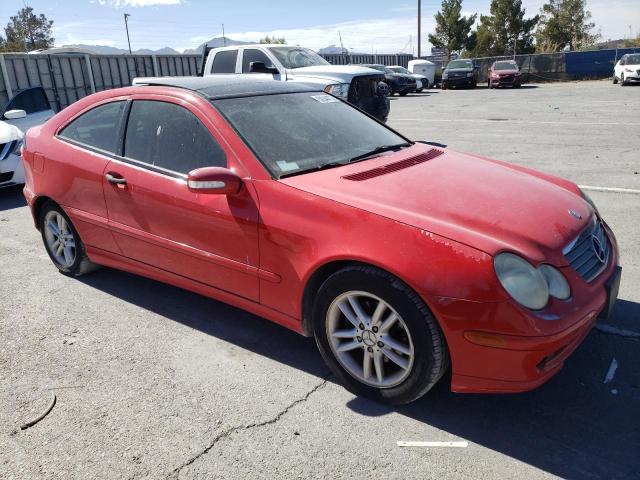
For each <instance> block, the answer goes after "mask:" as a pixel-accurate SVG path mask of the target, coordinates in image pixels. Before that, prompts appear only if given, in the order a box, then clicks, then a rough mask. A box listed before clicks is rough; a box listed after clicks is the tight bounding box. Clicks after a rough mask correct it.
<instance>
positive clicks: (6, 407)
mask: <svg viewBox="0 0 640 480" xmlns="http://www.w3.org/2000/svg"><path fill="white" fill-rule="evenodd" d="M638 107H640V88H637V87H636V88H634V87H628V88H620V87H617V86H616V87H614V86H613V85H611V84H610V83H609V82H582V83H567V84H552V85H538V86H535V87H534V86H531V87H530V88H523V89H521V90H514V91H510V90H505V91H502V90H500V91H495V90H491V91H490V90H487V89H482V88H478V89H476V90H460V91H456V90H453V91H445V92H443V91H439V90H431V91H428V92H426V93H422V94H418V95H413V96H408V97H405V98H395V99H393V102H392V113H391V117H390V120H389V123H390V125H392V126H393V127H395V128H397V129H398V130H400V131H401V132H403V133H405V134H406V135H408V136H409V137H412V138H414V139H425V140H430V141H436V142H441V143H443V144H447V145H449V146H450V147H452V148H455V149H458V150H464V151H471V152H477V153H481V154H485V155H489V156H493V157H496V158H501V159H504V160H508V161H513V162H515V163H520V164H523V165H527V166H532V167H535V168H538V169H541V170H544V171H548V172H551V173H555V174H558V175H562V176H565V177H567V178H570V179H572V180H574V181H576V182H578V183H580V184H583V185H591V186H598V187H614V188H615V187H622V188H627V189H638V190H640V175H639V174H638V173H637V171H638V170H639V169H640V160H639V157H638V152H640V136H639V135H638V131H640V130H639V127H640V120H639V119H638V110H639V109H638ZM590 193H591V194H592V197H593V198H594V200H595V201H596V203H597V204H598V206H599V208H600V211H601V213H602V215H603V216H604V217H605V218H606V220H607V221H608V222H609V223H610V224H611V225H612V227H613V229H614V231H615V232H616V233H617V236H618V241H619V243H620V247H621V252H622V262H623V269H624V270H623V279H622V286H621V290H620V300H619V302H618V303H617V305H616V309H615V311H614V315H613V318H612V319H611V320H610V322H609V323H608V324H607V325H605V326H603V327H602V328H607V327H609V333H606V332H604V331H602V330H601V329H596V330H594V331H593V332H592V333H591V334H590V335H589V336H588V337H587V339H586V341H585V342H584V344H583V345H582V346H581V347H580V348H579V349H578V350H577V351H576V352H575V354H574V355H573V356H572V357H571V358H570V359H569V360H568V362H567V363H566V365H565V368H564V369H563V370H562V371H561V372H560V374H559V375H557V376H556V377H555V378H553V379H552V380H551V381H550V382H548V383H547V384H546V385H544V386H542V387H541V388H539V389H538V390H536V391H534V392H530V393H525V394H518V395H502V396H497V395H456V394H452V393H450V392H449V391H448V390H447V385H446V381H443V382H441V383H440V384H439V385H438V386H437V387H436V388H435V389H434V390H433V391H432V392H431V393H430V394H429V395H428V396H426V397H425V398H423V399H421V400H420V401H418V402H416V403H414V404H412V405H409V406H405V407H400V408H390V407H386V406H382V405H379V404H376V403H373V402H370V401H367V400H364V399H361V398H357V397H354V396H353V395H351V394H350V393H348V392H347V391H346V390H344V389H343V388H342V387H341V386H340V385H337V384H336V383H335V382H334V379H333V378H332V377H331V376H329V375H328V371H327V369H326V367H325V366H324V365H323V363H322V360H321V359H320V356H319V354H318V353H317V351H316V348H315V344H314V342H313V340H311V339H306V338H303V337H300V336H298V335H296V334H294V333H292V332H289V331H287V330H285V329H283V328H281V327H278V326H276V325H274V324H271V323H269V322H267V321H264V320H262V319H259V318H257V317H254V316H252V315H250V314H247V313H244V312H242V311H239V310H237V309H234V308H232V307H229V306H226V305H224V304H221V303H218V302H215V301H213V300H209V299H207V298H204V297H200V296H198V295H195V294H191V293H189V292H186V291H182V290H179V289H176V288H173V287H169V286H166V285H163V284H159V283H157V282H154V281H151V280H146V279H143V278H140V277H136V276H133V275H129V274H126V273H122V272H118V271H115V270H111V269H102V270H100V271H98V272H96V273H94V274H91V275H87V276H85V277H82V278H79V279H70V278H68V277H65V276H63V275H60V274H58V273H57V272H56V270H55V269H54V267H53V266H52V265H51V263H50V261H49V259H48V257H47V255H46V253H45V251H44V249H43V247H42V245H41V240H40V237H39V235H38V233H37V232H36V230H35V229H33V227H32V223H31V219H30V217H29V214H28V211H27V208H26V207H25V204H24V200H23V199H22V198H21V196H20V192H19V191H18V190H9V191H1V192H0V265H2V269H1V270H0V272H1V274H0V278H1V281H0V298H1V300H2V301H1V302H0V340H1V342H2V343H1V347H0V478H2V479H5V478H7V479H8V478H15V479H38V478H65V479H76V478H77V479H84V478H181V479H183V478H184V479H191V478H207V479H210V478H343V477H349V478H364V477H371V476H376V477H381V478H474V479H476V478H498V477H499V478H518V479H520V478H551V477H556V476H558V477H565V478H607V479H611V478H621V479H623V478H624V479H627V478H638V477H637V476H638V471H639V469H640V457H639V456H638V451H640V431H639V429H638V418H639V415H640V368H638V365H640V354H639V353H638V352H639V347H640V333H636V332H640V325H639V324H638V323H639V321H640V249H639V248H638V238H640V232H639V228H640V227H639V224H640V222H639V220H640V214H638V212H639V211H640V194H636V193H616V192H603V191H591V192H590ZM611 327H613V328H614V329H617V330H613V333H611V331H612V330H611ZM634 335H635V336H634ZM613 358H615V359H616V361H617V363H618V369H617V371H616V374H615V377H614V379H613V380H612V381H611V382H610V383H607V384H604V383H603V379H604V378H605V375H606V373H607V371H608V369H609V366H610V364H611V361H612V359H613ZM51 391H54V392H55V394H56V395H57V403H56V405H55V407H54V408H53V410H52V411H51V413H50V414H49V415H48V416H47V417H46V418H45V419H44V420H42V421H41V422H40V423H38V424H37V425H35V426H33V427H31V428H29V429H27V430H20V429H19V425H20V424H21V423H23V422H24V421H26V420H27V419H29V418H31V417H33V416H34V415H37V414H39V413H40V412H42V411H43V410H44V409H45V408H46V406H47V404H48V402H49V400H50V395H51V393H50V392H51ZM398 440H425V441H448V440H467V441H468V442H469V446H468V447H467V448H399V447H397V446H396V441H398Z"/></svg>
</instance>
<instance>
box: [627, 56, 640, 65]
mask: <svg viewBox="0 0 640 480" xmlns="http://www.w3.org/2000/svg"><path fill="white" fill-rule="evenodd" d="M624 63H625V64H626V65H638V64H640V55H629V56H628V57H627V58H626V60H625V61H624Z"/></svg>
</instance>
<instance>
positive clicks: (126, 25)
mask: <svg viewBox="0 0 640 480" xmlns="http://www.w3.org/2000/svg"><path fill="white" fill-rule="evenodd" d="M130 16H131V14H129V13H125V14H124V28H125V29H126V30H127V43H128V44H129V55H131V40H129V24H128V23H127V18H129V17H130Z"/></svg>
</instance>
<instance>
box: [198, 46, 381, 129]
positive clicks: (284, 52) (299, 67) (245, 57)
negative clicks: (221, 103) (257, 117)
mask: <svg viewBox="0 0 640 480" xmlns="http://www.w3.org/2000/svg"><path fill="white" fill-rule="evenodd" d="M203 61H204V65H203V68H202V74H203V75H216V74H220V73H227V74H229V73H237V74H243V73H245V74H252V75H263V76H268V77H271V78H273V79H274V80H280V81H299V82H304V83H314V84H319V85H322V88H323V89H324V90H325V92H328V93H331V94H333V95H336V96H338V97H341V98H343V99H345V100H347V101H348V102H349V103H351V104H353V105H355V106H356V107H358V108H360V109H361V110H364V111H365V112H367V113H368V114H369V115H372V116H374V117H376V118H377V119H379V120H381V121H383V122H386V120H387V116H388V115H389V99H388V98H387V93H388V88H387V85H386V84H385V83H384V74H382V73H381V72H379V71H377V70H373V69H371V68H366V67H359V66H356V65H331V64H330V63H329V62H327V61H326V60H325V59H324V58H322V57H321V56H320V55H318V54H317V53H315V52H314V51H312V50H309V49H308V48H303V47H294V46H287V45H275V44H266V45H242V46H233V47H222V48H214V49H211V50H207V49H206V48H205V50H204V54H203Z"/></svg>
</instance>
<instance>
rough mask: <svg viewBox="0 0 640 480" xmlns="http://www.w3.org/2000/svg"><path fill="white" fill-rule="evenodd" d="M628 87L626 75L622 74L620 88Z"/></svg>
mask: <svg viewBox="0 0 640 480" xmlns="http://www.w3.org/2000/svg"><path fill="white" fill-rule="evenodd" d="M626 85H627V84H626V82H625V81H624V73H621V74H620V86H621V87H624V86H626Z"/></svg>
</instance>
